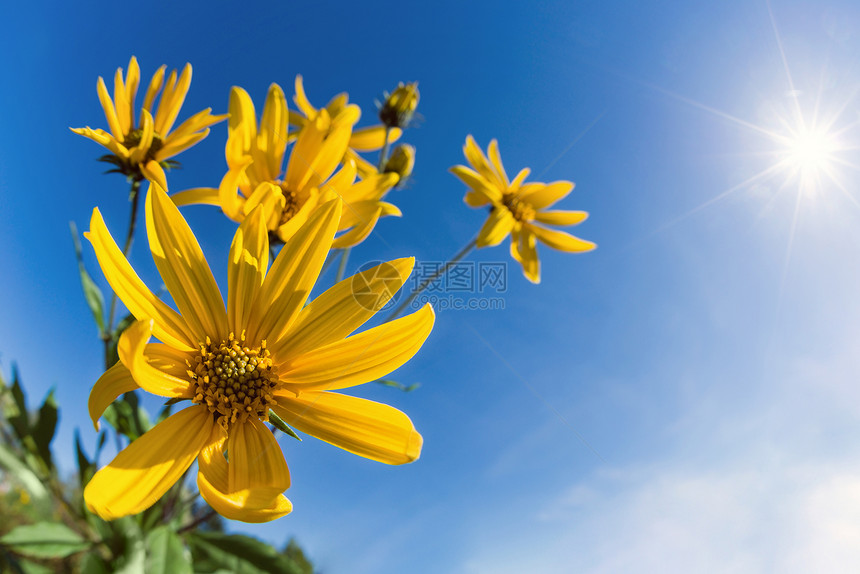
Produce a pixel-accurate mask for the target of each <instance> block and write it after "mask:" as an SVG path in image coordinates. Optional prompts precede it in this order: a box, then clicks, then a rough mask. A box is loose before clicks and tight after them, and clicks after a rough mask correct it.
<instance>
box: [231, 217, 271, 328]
mask: <svg viewBox="0 0 860 574" xmlns="http://www.w3.org/2000/svg"><path fill="white" fill-rule="evenodd" d="M262 216H263V210H262V208H257V209H255V210H254V211H252V212H251V214H250V215H249V216H248V217H246V218H245V221H244V222H242V225H240V226H239V229H238V230H237V231H236V235H235V236H233V243H232V244H231V245H230V261H229V265H228V268H227V285H228V287H227V318H228V320H229V325H230V332H232V333H241V332H242V331H243V330H244V328H245V325H246V324H247V318H248V315H249V314H250V312H251V306H252V304H253V303H254V301H255V300H256V299H257V293H258V292H259V291H260V287H261V286H262V285H263V278H264V277H265V275H266V270H267V269H268V268H269V234H268V233H267V231H266V226H265V224H264V223H263V221H262Z"/></svg>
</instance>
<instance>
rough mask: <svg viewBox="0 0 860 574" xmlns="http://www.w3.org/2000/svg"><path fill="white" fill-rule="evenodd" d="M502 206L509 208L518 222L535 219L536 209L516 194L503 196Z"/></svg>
mask: <svg viewBox="0 0 860 574" xmlns="http://www.w3.org/2000/svg"><path fill="white" fill-rule="evenodd" d="M502 204H504V206H505V207H507V208H508V211H510V212H511V214H513V216H514V219H516V220H517V221H531V220H532V219H534V217H535V209H534V207H532V206H531V205H530V204H528V203H526V202H525V201H521V200H520V198H519V197H518V196H517V194H516V193H506V194H504V195H503V196H502Z"/></svg>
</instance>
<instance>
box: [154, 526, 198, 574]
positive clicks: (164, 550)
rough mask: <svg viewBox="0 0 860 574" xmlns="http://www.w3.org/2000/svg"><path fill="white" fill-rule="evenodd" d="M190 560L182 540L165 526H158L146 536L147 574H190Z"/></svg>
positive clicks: (191, 570)
mask: <svg viewBox="0 0 860 574" xmlns="http://www.w3.org/2000/svg"><path fill="white" fill-rule="evenodd" d="M190 560H191V556H190V555H186V552H185V547H184V546H183V544H182V540H181V539H180V538H179V536H177V534H176V532H174V531H172V530H170V529H169V528H168V527H167V526H159V527H158V528H156V529H154V530H153V531H152V532H150V533H149V535H148V536H147V537H146V573H147V574H186V573H187V574H192V572H193V571H194V570H193V569H192V568H191V561H190Z"/></svg>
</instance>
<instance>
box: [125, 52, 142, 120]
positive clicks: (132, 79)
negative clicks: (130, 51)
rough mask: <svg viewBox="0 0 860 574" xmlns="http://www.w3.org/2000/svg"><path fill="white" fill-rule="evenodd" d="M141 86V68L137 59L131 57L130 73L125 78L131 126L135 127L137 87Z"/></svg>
mask: <svg viewBox="0 0 860 574" xmlns="http://www.w3.org/2000/svg"><path fill="white" fill-rule="evenodd" d="M139 84H140V66H139V65H138V63H137V58H135V57H134V56H132V57H131V60H129V62H128V73H127V74H126V76H125V95H126V98H127V99H128V107H129V110H130V112H131V124H132V125H134V98H135V96H137V87H138V85H139Z"/></svg>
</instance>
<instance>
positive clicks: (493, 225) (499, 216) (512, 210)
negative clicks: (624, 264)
mask: <svg viewBox="0 0 860 574" xmlns="http://www.w3.org/2000/svg"><path fill="white" fill-rule="evenodd" d="M487 152H488V155H489V160H488V159H487V156H485V155H484V152H483V151H481V148H479V147H478V145H477V144H476V143H475V140H474V138H472V136H468V137H467V138H466V145H465V146H463V153H464V154H465V156H466V160H467V161H468V162H469V164H470V165H471V166H472V169H470V168H468V167H466V166H463V165H458V166H454V167H452V168H451V172H452V173H453V174H454V175H456V176H457V177H459V178H460V179H461V180H462V181H463V183H465V184H466V185H467V186H469V188H470V190H469V191H468V192H467V193H466V197H465V198H464V201H465V202H466V204H467V205H469V206H470V207H483V206H485V205H489V206H490V208H491V209H490V217H489V218H488V219H487V221H486V223H484V226H483V227H482V228H481V231H480V232H479V233H478V238H477V243H476V245H477V247H488V246H492V245H498V244H499V243H501V242H502V241H503V240H504V239H505V237H507V236H508V235H510V236H511V257H513V258H514V259H515V260H516V261H517V262H519V263H520V264H521V265H522V267H523V273H524V274H525V276H526V277H527V278H528V279H529V281H532V282H533V283H540V261H539V260H538V255H537V248H536V241H535V240H536V239H537V240H540V241H541V242H542V243H544V244H546V245H548V246H550V247H552V248H553V249H558V250H560V251H567V252H571V253H576V252H581V251H591V250H592V249H594V248H595V247H597V245H595V244H594V243H592V242H591V241H585V240H583V239H579V238H578V237H574V236H573V235H570V234H568V233H565V232H563V231H558V230H555V229H548V228H546V227H543V226H542V225H538V224H544V225H560V226H567V225H576V224H577V223H581V222H583V221H585V219H586V218H587V217H588V213H586V212H584V211H555V210H552V211H548V210H547V208H548V207H550V206H552V205H553V204H554V203H555V202H557V201H559V200H560V199H562V198H564V197H565V196H567V194H569V193H570V192H571V190H572V189H573V182H570V181H554V182H552V183H537V182H532V183H525V179H526V177H528V175H529V173H530V172H531V170H530V169H529V168H525V169H523V170H522V171H520V172H519V173H518V174H517V176H516V177H515V178H514V179H513V181H510V180H509V179H508V176H507V174H506V173H505V168H504V166H503V165H502V158H501V156H500V155H499V144H498V142H497V141H496V140H493V141H491V142H490V146H489V147H488V148H487Z"/></svg>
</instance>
